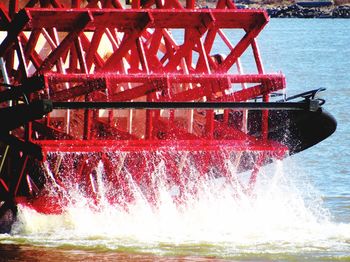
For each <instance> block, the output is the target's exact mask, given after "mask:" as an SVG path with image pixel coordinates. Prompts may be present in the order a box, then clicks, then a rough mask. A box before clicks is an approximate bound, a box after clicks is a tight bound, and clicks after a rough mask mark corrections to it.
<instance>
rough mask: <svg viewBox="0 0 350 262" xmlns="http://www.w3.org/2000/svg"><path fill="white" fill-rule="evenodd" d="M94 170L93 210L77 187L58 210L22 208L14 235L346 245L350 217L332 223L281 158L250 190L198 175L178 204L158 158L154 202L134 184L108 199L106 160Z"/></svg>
mask: <svg viewBox="0 0 350 262" xmlns="http://www.w3.org/2000/svg"><path fill="white" fill-rule="evenodd" d="M228 164H230V163H228ZM288 168H290V167H288ZM232 169H233V172H234V166H232ZM96 170H97V174H96V176H97V179H96V181H97V182H96V190H97V191H98V192H99V194H100V197H99V200H100V201H99V209H98V210H97V209H94V208H91V205H90V203H89V199H87V198H86V197H85V196H84V194H82V192H79V191H78V190H77V191H75V192H73V193H72V195H71V197H74V198H75V201H72V202H71V205H70V206H69V208H68V209H67V211H66V212H65V213H64V214H62V215H42V214H39V213H36V212H35V211H33V210H31V209H28V208H24V207H22V208H20V214H19V218H20V221H19V223H17V225H16V226H15V229H14V236H13V238H14V241H16V239H17V240H19V241H24V242H28V243H31V244H38V245H44V246H70V247H72V248H83V249H86V248H88V249H89V248H90V249H93V250H95V249H101V250H117V251H120V250H122V251H128V252H147V253H154V254H167V255H169V254H170V255H184V254H185V255H191V254H196V255H198V254H200V255H203V256H217V257H230V258H232V257H234V258H237V257H244V256H245V255H246V254H255V255H256V256H259V254H262V253H264V254H266V253H269V254H281V253H282V254H286V253H287V254H304V255H305V254H310V253H311V254H313V255H312V256H314V255H315V254H318V255H319V254H321V255H320V256H321V257H325V256H326V257H328V255H329V252H330V251H331V253H332V254H333V255H334V256H336V257H342V256H347V255H346V254H348V252H350V224H339V223H338V224H337V223H334V222H332V220H331V215H330V214H329V211H328V210H326V209H325V208H323V206H322V199H321V197H320V195H319V193H318V192H317V191H316V190H314V189H313V187H312V186H311V185H310V184H309V183H307V182H305V180H304V179H303V177H300V176H297V175H296V176H294V177H293V178H292V177H287V176H286V175H285V173H286V172H285V171H284V166H283V164H282V162H277V163H276V164H275V165H273V166H269V167H267V168H264V169H263V170H262V171H261V174H259V180H258V183H257V185H256V188H255V191H254V194H252V195H247V194H245V193H243V190H237V184H236V185H235V186H232V183H228V182H227V180H225V179H224V178H214V177H210V176H209V177H208V179H206V180H201V181H199V180H198V181H196V182H197V188H198V192H197V194H195V197H186V203H181V204H179V203H178V202H176V201H174V195H176V189H174V188H169V187H167V186H166V183H165V181H163V180H162V179H164V176H163V175H164V172H165V168H164V165H163V164H162V163H159V165H158V166H157V168H156V169H155V171H154V172H155V174H156V175H155V177H157V181H158V192H157V197H158V200H157V204H156V205H153V204H150V202H149V201H147V199H146V198H145V197H144V195H143V192H142V189H140V188H138V187H137V186H136V185H134V190H135V195H136V196H137V197H136V198H135V201H133V202H132V203H130V204H128V206H127V209H125V208H124V207H121V206H119V205H113V204H111V203H110V202H108V199H107V198H106V196H105V195H104V194H105V192H107V191H108V190H107V188H108V184H106V183H104V181H103V178H102V174H103V172H104V171H103V170H104V167H103V165H102V164H101V163H99V164H98V168H97V169H96ZM289 173H290V172H289ZM233 180H234V179H233ZM162 182H164V183H163V184H162ZM231 182H235V181H231ZM192 196H193V195H192ZM287 250H288V251H287Z"/></svg>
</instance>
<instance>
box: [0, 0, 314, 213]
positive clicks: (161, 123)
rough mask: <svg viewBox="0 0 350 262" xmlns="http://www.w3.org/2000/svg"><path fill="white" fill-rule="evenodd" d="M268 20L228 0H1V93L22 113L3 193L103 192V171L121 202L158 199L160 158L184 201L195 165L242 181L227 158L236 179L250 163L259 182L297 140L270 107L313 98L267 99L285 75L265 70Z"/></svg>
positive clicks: (42, 198) (53, 199)
mask: <svg viewBox="0 0 350 262" xmlns="http://www.w3.org/2000/svg"><path fill="white" fill-rule="evenodd" d="M268 20H269V19H268V16H267V14H266V13H265V12H264V11H262V10H241V9H236V8H235V5H234V3H233V2H231V1H226V0H224V1H223V0H219V1H218V2H217V5H216V8H213V9H201V8H197V7H196V6H195V1H194V0H188V1H186V4H185V5H183V4H182V2H179V1H178V0H165V1H157V0H156V1H154V0H153V1H152V0H146V1H140V0H134V1H132V4H131V6H129V5H127V4H125V3H122V2H120V1H118V0H107V1H99V0H92V1H79V0H72V1H68V0H66V1H63V0H61V1H60V0H41V1H36V0H31V1H25V0H23V1H18V0H10V1H9V5H8V6H4V5H0V29H1V31H3V32H4V33H3V34H2V35H1V37H2V40H1V45H0V65H1V72H2V82H3V83H4V84H3V86H4V90H3V92H2V93H1V94H2V95H1V94H0V98H1V99H0V101H2V103H3V107H4V108H7V109H8V110H12V111H11V112H12V113H11V114H13V115H11V114H10V115H11V116H14V115H15V114H17V115H18V116H20V115H22V116H23V119H22V117H20V120H21V121H18V122H16V121H15V123H14V124H13V125H11V126H10V125H8V126H6V128H4V130H1V132H2V134H3V136H2V139H0V140H2V141H3V147H2V148H3V149H4V154H3V162H2V164H1V172H2V173H1V175H0V187H1V190H0V196H1V199H3V200H4V201H5V200H6V199H11V198H15V199H16V200H17V202H21V203H24V204H25V205H29V206H31V207H33V208H35V209H36V210H38V211H40V212H44V213H55V212H61V211H62V210H64V207H65V205H67V204H68V202H69V199H68V200H67V199H64V197H62V195H63V194H64V192H66V191H69V190H71V189H72V188H80V189H81V190H83V191H84V192H85V193H86V195H87V196H88V197H89V198H91V199H92V201H93V202H94V203H97V202H98V191H99V190H98V183H97V180H98V178H97V175H96V174H97V172H100V173H101V172H102V179H103V180H104V181H108V185H109V187H108V189H107V191H108V192H107V195H108V196H109V197H108V198H109V201H111V202H112V203H118V204H123V202H130V201H132V200H133V193H132V192H131V190H130V187H131V184H137V185H140V186H141V187H142V188H143V189H142V191H143V193H144V194H145V196H146V198H147V199H148V200H150V201H154V198H156V195H155V194H151V193H147V192H150V191H149V190H148V189H149V188H150V187H155V186H157V183H156V182H155V180H156V176H155V172H156V169H157V167H159V165H163V167H164V170H165V171H166V172H165V173H166V176H167V177H168V179H167V181H168V182H167V183H168V186H169V187H173V186H176V187H177V192H178V193H177V194H174V195H176V197H178V198H179V197H180V196H181V194H182V193H181V192H182V191H184V190H186V189H187V190H188V181H189V180H191V179H193V177H194V176H196V177H197V178H199V177H203V178H204V177H208V176H210V177H214V178H217V177H227V178H231V179H232V176H233V174H232V172H231V171H229V170H228V169H229V168H228V163H231V164H232V165H233V166H234V167H235V170H236V171H235V174H234V176H235V177H236V178H239V176H240V173H241V172H244V171H249V170H250V171H251V172H252V175H251V176H250V178H249V180H248V182H247V183H246V184H245V185H244V186H243V187H244V188H245V190H247V191H251V190H252V189H253V187H254V185H255V181H256V176H257V173H258V170H259V167H260V166H261V165H264V164H267V163H269V162H271V161H272V160H273V159H276V158H277V159H278V158H279V159H281V158H283V157H285V156H286V155H287V153H288V150H289V148H288V146H287V145H286V144H283V143H282V142H281V141H274V140H273V139H271V137H270V136H269V121H270V120H271V119H270V118H269V110H271V109H274V110H283V109H289V110H294V109H298V110H309V109H310V103H309V102H310V100H308V101H307V102H305V103H304V102H303V103H295V104H293V103H290V104H288V103H269V99H270V96H271V94H272V93H276V92H277V91H281V92H283V90H284V88H285V78H284V76H283V75H282V74H266V73H265V72H264V68H263V65H262V61H261V57H260V54H259V49H258V45H257V41H256V38H257V36H258V34H259V33H260V31H261V30H262V29H263V28H264V26H265V25H266V24H267V22H268ZM243 64H247V65H248V68H249V69H250V70H251V72H250V73H246V72H244V71H243ZM16 90H17V91H16ZM38 101H41V104H39V105H36V107H34V104H35V103H38ZM317 109H318V108H316V110H317ZM21 110H22V111H21ZM26 112H34V113H35V114H33V115H30V116H29V115H28V114H27V113H26ZM256 112H259V113H258V114H257V113H256ZM5 113H6V115H8V113H7V111H6V112H5V111H4V114H5ZM253 113H254V114H253ZM24 115H26V116H27V118H28V119H24ZM97 168H99V169H100V170H97ZM101 170H102V171H101ZM240 183H241V185H243V182H240ZM191 190H192V189H191ZM52 191H54V192H52ZM152 192H154V191H152ZM191 192H194V191H193V190H192V191H191Z"/></svg>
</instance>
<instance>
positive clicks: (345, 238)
mask: <svg viewBox="0 0 350 262" xmlns="http://www.w3.org/2000/svg"><path fill="white" fill-rule="evenodd" d="M259 45H260V49H261V53H262V57H263V60H264V64H265V71H267V72H276V71H277V70H281V71H282V72H283V73H284V74H285V75H286V78H287V85H288V89H287V91H288V94H290V95H292V94H296V93H299V92H303V91H306V90H309V89H314V88H318V87H326V88H327V91H326V92H325V93H324V94H323V98H325V99H326V100H327V103H326V108H327V109H328V111H330V112H332V114H333V115H334V116H335V117H336V119H337V120H338V129H337V131H336V133H335V134H334V135H332V137H330V138H329V139H327V140H326V141H323V142H322V143H320V144H318V145H316V146H315V147H313V148H311V149H309V150H307V151H305V152H302V153H300V154H298V155H295V156H293V157H290V158H288V159H286V160H284V161H283V162H278V163H275V164H273V165H270V166H267V167H265V168H263V170H262V173H261V174H260V177H259V181H258V186H257V188H256V192H255V195H254V197H253V198H245V197H244V196H241V197H239V198H237V197H232V194H230V192H229V190H228V189H227V188H225V186H222V185H221V187H220V191H219V190H217V186H218V185H217V184H213V185H209V186H208V188H207V191H206V192H204V193H203V196H202V197H201V199H199V200H196V201H193V202H191V203H189V204H188V206H187V207H186V208H184V209H182V210H178V209H177V208H176V207H175V206H174V205H173V204H172V203H171V201H169V199H168V198H167V196H166V194H165V195H164V196H163V199H162V202H161V203H162V204H161V205H160V208H159V210H157V211H156V212H155V211H154V210H152V208H150V207H149V206H148V205H147V204H145V203H144V202H142V201H139V202H138V203H136V204H135V205H134V206H133V207H130V209H129V212H123V211H121V210H118V209H116V208H113V207H110V206H108V205H106V207H105V208H104V209H103V210H102V211H101V212H100V213H94V212H92V211H91V210H89V209H87V208H84V204H83V200H82V204H81V206H76V207H74V208H72V209H71V210H69V212H68V213H67V214H65V215H62V216H44V215H39V214H36V213H34V212H33V211H31V210H27V209H24V208H21V209H20V214H19V218H20V219H19V222H18V223H17V224H16V225H15V226H14V229H13V232H12V233H11V234H10V235H0V243H1V244H0V261H63V260H71V261H82V260H84V261H100V260H115V261H117V260H127V261H169V260H170V261H224V260H230V261H232V260H234V261H304V260H311V261H329V260H339V261H349V260H350V153H349V148H350V114H349V113H348V111H347V110H349V102H348V98H349V97H350V73H349V69H350V20H340V19H334V20H328V19H327V20H320V19H312V20H304V19H272V20H271V21H270V23H269V25H268V26H267V28H265V30H264V31H263V33H262V34H261V35H260V36H259Z"/></svg>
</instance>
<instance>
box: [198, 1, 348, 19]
mask: <svg viewBox="0 0 350 262" xmlns="http://www.w3.org/2000/svg"><path fill="white" fill-rule="evenodd" d="M282 2H283V1H282ZM206 4H207V6H202V7H209V8H215V6H216V1H215V0H214V1H210V2H209V1H208V0H207V2H206ZM236 6H237V7H238V8H244V9H263V10H266V11H267V13H268V14H269V16H270V17H271V18H350V5H340V6H334V5H332V6H327V7H302V6H300V5H298V4H290V5H278V4H273V5H271V4H270V5H263V4H240V3H236Z"/></svg>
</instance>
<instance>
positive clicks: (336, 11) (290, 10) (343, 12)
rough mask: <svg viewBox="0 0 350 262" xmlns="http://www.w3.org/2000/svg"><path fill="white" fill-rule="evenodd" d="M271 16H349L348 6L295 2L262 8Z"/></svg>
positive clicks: (349, 7) (349, 8)
mask: <svg viewBox="0 0 350 262" xmlns="http://www.w3.org/2000/svg"><path fill="white" fill-rule="evenodd" d="M263 9H265V10H266V11H267V13H268V14H269V16H270V17H272V18H350V6H348V5H345V6H337V7H321V8H320V7H302V6H300V5H297V4H293V5H289V6H282V7H281V6H277V7H272V8H263Z"/></svg>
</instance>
